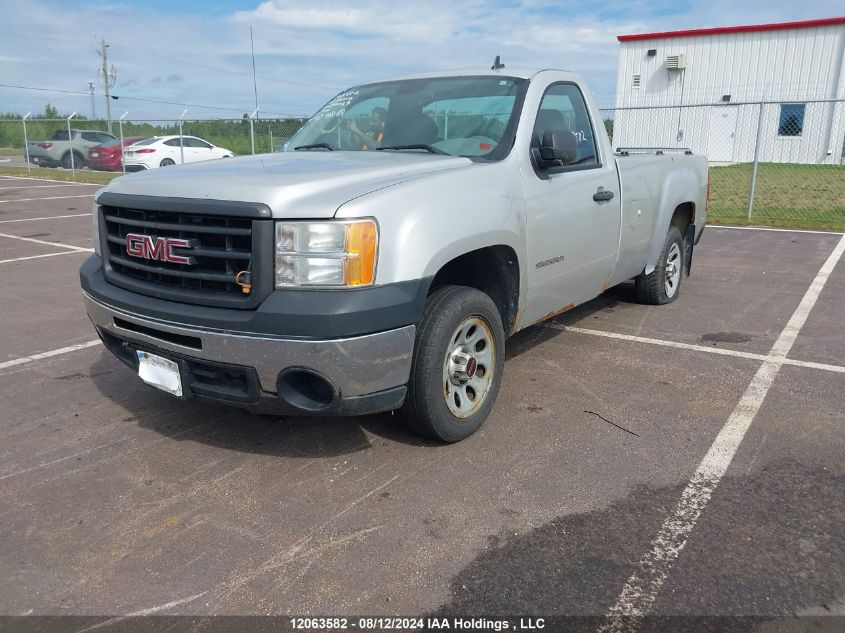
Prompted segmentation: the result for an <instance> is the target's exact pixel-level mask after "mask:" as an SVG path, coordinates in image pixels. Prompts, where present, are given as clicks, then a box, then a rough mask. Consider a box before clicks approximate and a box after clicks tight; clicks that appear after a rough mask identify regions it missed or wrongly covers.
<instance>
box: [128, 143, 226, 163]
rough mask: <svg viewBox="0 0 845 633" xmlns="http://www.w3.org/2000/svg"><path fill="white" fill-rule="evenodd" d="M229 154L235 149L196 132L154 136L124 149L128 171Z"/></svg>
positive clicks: (197, 160)
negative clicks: (194, 134)
mask: <svg viewBox="0 0 845 633" xmlns="http://www.w3.org/2000/svg"><path fill="white" fill-rule="evenodd" d="M180 143H181V145H182V146H181V147H180ZM230 156H232V150H228V149H226V148H225V147H217V146H216V145H212V144H211V143H209V142H208V141H204V140H202V139H201V138H197V137H196V136H153V137H151V138H148V139H144V140H143V141H139V142H137V143H135V144H134V145H130V146H129V147H127V148H126V151H124V152H123V162H124V164H125V165H126V171H143V170H145V169H154V168H156V167H167V166H168V165H178V164H181V163H196V162H199V161H201V160H211V159H212V158H229V157H230Z"/></svg>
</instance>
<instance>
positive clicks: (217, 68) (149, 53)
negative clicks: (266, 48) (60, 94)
mask: <svg viewBox="0 0 845 633" xmlns="http://www.w3.org/2000/svg"><path fill="white" fill-rule="evenodd" d="M0 35H8V36H10V37H20V38H24V39H29V38H31V35H26V34H21V33H11V32H9V31H0ZM38 38H39V39H42V40H43V39H47V40H55V41H57V42H79V43H84V42H87V40H83V39H77V38H69V37H56V36H53V35H44V34H43V33H40V32H39V33H38ZM110 48H113V49H117V50H133V49H132V48H131V47H129V46H123V45H122V44H121V43H119V42H118V43H117V44H111V45H110ZM144 57H157V58H158V59H163V60H165V61H175V62H178V63H179V64H187V65H188V66H196V67H197V68H205V69H206V70H213V71H214V72H218V73H227V74H229V75H238V76H241V77H250V76H251V74H250V73H245V72H243V71H238V70H231V69H229V68H223V67H221V66H213V65H211V64H203V63H201V62H196V61H192V60H187V59H182V58H180V57H175V56H171V55H162V54H161V53H158V52H156V51H144ZM256 77H257V78H258V79H261V80H262V81H271V82H274V83H277V84H285V85H291V86H303V87H305V88H322V89H325V90H334V91H335V92H337V91H340V90H343V89H344V88H345V87H346V86H344V87H338V86H327V85H325V84H315V83H312V82H308V81H296V80H293V79H278V78H276V77H267V76H263V75H256Z"/></svg>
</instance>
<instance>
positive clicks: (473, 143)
mask: <svg viewBox="0 0 845 633" xmlns="http://www.w3.org/2000/svg"><path fill="white" fill-rule="evenodd" d="M526 84H527V81H526V80H525V79H517V78H515V77H499V76H495V77H491V76H484V77H438V78H434V79H408V80H404V81H391V82H384V83H377V84H366V85H363V86H358V87H357V88H352V89H350V90H347V91H346V92H343V93H341V94H339V95H338V96H336V97H335V98H334V99H332V100H331V101H330V102H329V103H327V104H326V105H325V106H323V108H322V109H321V110H320V111H319V112H317V114H315V115H314V116H313V117H311V119H309V120H308V122H307V123H305V125H304V126H303V127H302V128H301V129H300V130H299V131H298V132H297V133H296V134H295V135H294V136H293V137H292V138H291V139H290V140H289V141H288V142H287V143H286V144H285V146H284V148H283V151H287V152H291V151H297V148H299V150H298V151H305V150H307V149H315V150H319V149H324V150H341V151H372V150H379V149H381V150H390V149H395V150H396V151H400V150H409V151H428V152H432V153H435V154H449V155H452V156H467V157H471V158H475V159H481V160H499V159H501V158H504V156H506V155H507V153H508V152H509V151H510V148H511V146H512V145H513V136H514V132H515V129H516V119H517V117H518V115H519V112H518V110H519V107H518V104H519V103H521V98H520V97H521V94H522V88H523V86H524V85H526ZM309 146H310V147H309Z"/></svg>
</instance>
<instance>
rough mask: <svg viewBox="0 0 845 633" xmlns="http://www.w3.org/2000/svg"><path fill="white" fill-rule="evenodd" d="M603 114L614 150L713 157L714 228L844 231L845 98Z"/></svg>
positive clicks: (621, 110) (635, 109)
mask: <svg viewBox="0 0 845 633" xmlns="http://www.w3.org/2000/svg"><path fill="white" fill-rule="evenodd" d="M601 112H602V119H603V121H604V126H605V129H606V130H607V133H608V136H609V137H610V139H611V144H612V145H613V147H614V148H618V147H666V148H680V147H684V148H689V149H690V150H692V151H693V152H694V153H696V154H702V155H705V156H707V158H708V160H709V162H710V203H709V207H708V208H709V211H708V221H709V222H713V223H720V222H721V223H752V224H768V225H773V226H791V227H800V228H821V229H835V230H845V100H840V99H819V100H813V101H804V102H764V103H759V102H757V103H729V102H728V103H720V104H716V105H714V104H707V105H688V106H666V107H653V106H650V107H645V106H644V107H629V108H608V109H602V111H601Z"/></svg>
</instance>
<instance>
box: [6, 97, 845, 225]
mask: <svg viewBox="0 0 845 633" xmlns="http://www.w3.org/2000/svg"><path fill="white" fill-rule="evenodd" d="M601 115H602V119H603V123H604V127H605V129H606V130H607V133H608V136H609V137H610V139H611V144H612V145H613V147H614V148H618V147H665V148H682V147H683V148H689V149H690V150H692V151H693V152H694V153H696V154H702V155H705V156H707V158H708V160H709V162H710V204H709V214H708V219H709V221H711V222H714V223H718V222H722V223H753V224H769V225H774V226H792V227H803V228H823V229H836V230H845V100H838V99H819V100H812V101H805V102H764V103H759V102H757V103H720V104H706V105H686V106H642V107H627V108H606V109H602V110H601ZM437 116H441V117H442V116H445V115H443V114H442V113H440V114H438V115H437ZM303 122H304V120H303V119H251V118H249V117H244V118H239V119H205V120H200V119H184V120H181V121H180V120H173V119H169V120H154V121H153V120H149V121H139V120H124V121H117V120H115V121H112V122H111V126H109V124H108V122H106V121H98V120H88V119H78V118H75V119H71V120H67V119H29V120H27V121H23V120H21V119H7V120H0V148H2V151H0V153H2V154H4V156H0V160H2V161H8V162H0V165H9V166H15V165H17V166H27V165H29V164H32V160H34V158H35V157H34V156H30V157H29V158H30V163H27V149H26V147H25V145H24V138H25V137H26V139H27V140H29V141H31V142H32V141H39V142H44V143H48V142H50V139H51V138H53V137H54V136H56V135H58V136H60V137H61V136H62V135H63V136H64V139H65V141H66V140H67V130H68V127H69V126H70V128H71V129H74V130H86V131H90V132H98V133H108V132H109V129H111V133H112V134H113V135H114V136H115V137H120V136H121V134H122V136H123V137H124V138H126V137H137V136H166V135H179V134H180V133H181V134H182V135H183V136H193V137H198V138H200V139H202V140H205V141H207V142H209V143H211V144H213V145H216V146H218V147H222V148H225V149H227V150H229V151H230V152H231V153H232V154H234V155H245V154H255V153H263V152H273V151H278V150H279V149H280V148H281V147H282V145H284V143H285V142H286V141H287V140H288V139H289V138H290V137H291V136H292V135H293V134H294V132H296V130H298V129H299V128H300V126H301V125H302V124H303ZM438 123H439V124H441V127H445V126H446V122H445V121H438ZM476 123H477V122H476V121H475V119H474V118H473V116H472V115H465V116H451V117H450V119H449V122H448V127H449V129H455V130H457V129H458V128H460V127H461V126H466V125H475V124H476ZM88 136H89V139H90V140H85V139H83V140H82V141H78V143H79V144H81V145H82V147H74V148H73V149H74V158H75V160H74V161H73V163H74V164H73V165H71V164H69V163H68V162H67V161H65V162H64V166H65V168H71V169H73V170H74V171H75V170H76V169H80V168H87V167H86V162H87V161H86V159H87V152H88V149H89V148H90V147H91V146H92V145H94V144H96V143H95V142H94V141H98V142H102V140H99V139H97V138H96V137H95V136H93V135H92V134H88ZM77 137H78V135H75V134H74V138H77ZM106 138H107V137H103V139H104V140H105V139H106ZM30 147H32V145H30ZM55 158H57V159H59V160H58V163H57V164H58V165H59V166H61V165H62V164H63V162H62V161H61V158H62V157H61V156H58V157H55Z"/></svg>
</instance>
